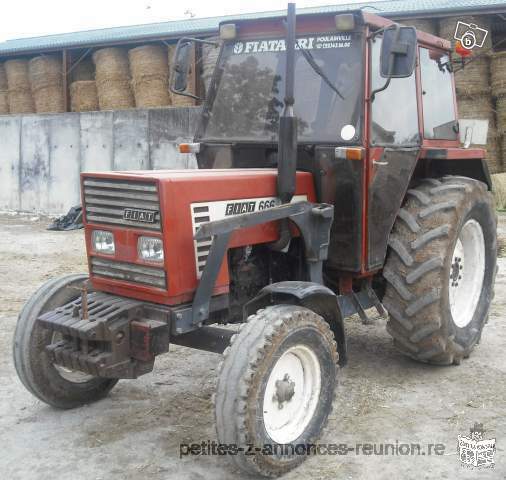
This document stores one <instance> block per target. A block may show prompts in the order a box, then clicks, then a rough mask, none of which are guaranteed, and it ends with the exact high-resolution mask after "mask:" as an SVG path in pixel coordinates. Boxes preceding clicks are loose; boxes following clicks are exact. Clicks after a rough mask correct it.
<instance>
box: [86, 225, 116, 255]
mask: <svg viewBox="0 0 506 480" xmlns="http://www.w3.org/2000/svg"><path fill="white" fill-rule="evenodd" d="M91 243H92V245H93V250H95V252H97V253H105V254H107V255H114V251H115V248H114V235H113V234H112V232H106V231H105V230H93V232H92V234H91Z"/></svg>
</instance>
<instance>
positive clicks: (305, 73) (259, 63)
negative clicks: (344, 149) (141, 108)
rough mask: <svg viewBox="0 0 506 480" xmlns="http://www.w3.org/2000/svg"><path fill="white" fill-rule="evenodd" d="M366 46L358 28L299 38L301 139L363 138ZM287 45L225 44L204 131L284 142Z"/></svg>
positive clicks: (210, 135)
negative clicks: (281, 133) (281, 134)
mask: <svg viewBox="0 0 506 480" xmlns="http://www.w3.org/2000/svg"><path fill="white" fill-rule="evenodd" d="M362 47H363V45H362V35H361V33H359V32H351V33H345V34H343V33H339V34H336V33H333V34H326V35H312V36H304V37H299V38H298V39H297V51H296V60H295V106H294V110H295V114H296V115H297V117H298V118H299V123H298V125H299V126H298V129H299V131H298V133H299V141H301V142H305V141H306V142H327V143H343V142H346V143H348V142H355V143H356V142H357V141H358V140H359V139H360V130H361V113H362V108H363V107H362V97H363V95H362V87H363V81H362V75H363V73H362V70H363V68H362V66H363V61H362V58H363V57H362ZM300 49H304V50H305V52H304V53H305V55H302V53H301V51H300ZM285 51H286V46H285V40H284V39H281V38H277V39H276V38H271V39H265V40H250V41H237V42H235V43H230V44H227V45H225V46H224V50H223V53H222V55H221V59H220V63H219V65H218V67H219V68H218V75H217V79H216V82H217V86H216V91H215V92H216V93H215V97H214V99H213V98H211V99H210V102H209V106H208V112H207V113H208V115H206V116H205V117H204V118H205V120H204V122H205V123H204V125H203V129H202V130H201V133H200V135H199V137H201V138H204V139H206V140H218V141H224V140H225V141H230V140H242V141H264V142H265V141H267V142H268V141H271V142H277V137H278V123H279V116H280V114H281V113H282V111H283V107H284V103H283V99H284V82H285V78H284V77H285V63H286V53H285ZM311 63H313V66H312V65H311ZM315 67H316V68H315ZM318 67H319V68H318ZM318 69H319V70H320V74H319V73H318Z"/></svg>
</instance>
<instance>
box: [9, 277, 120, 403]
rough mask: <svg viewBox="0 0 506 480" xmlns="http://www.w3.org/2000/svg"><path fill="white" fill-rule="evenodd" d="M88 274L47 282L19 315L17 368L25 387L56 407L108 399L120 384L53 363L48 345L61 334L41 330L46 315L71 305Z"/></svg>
mask: <svg viewBox="0 0 506 480" xmlns="http://www.w3.org/2000/svg"><path fill="white" fill-rule="evenodd" d="M87 278H88V276H87V275H79V274H76V275H66V276H64V277H61V278H56V279H53V280H50V281H48V282H46V283H45V284H44V285H42V287H40V288H39V290H37V291H36V292H35V293H34V294H33V295H32V297H31V298H30V299H29V300H28V302H27V303H26V304H25V306H24V307H23V310H22V311H21V313H20V314H19V318H18V323H17V325H16V331H15V334H14V348H13V354H14V365H15V367H16V371H17V373H18V376H19V378H20V380H21V381H22V382H23V385H24V386H25V387H26V388H27V390H28V391H30V392H31V393H32V394H33V395H35V396H36V397H37V398H39V399H40V400H42V401H43V402H45V403H47V404H49V405H51V406H53V407H56V408H73V407H78V406H80V405H84V404H86V403H91V402H94V401H96V400H99V399H100V398H103V397H105V396H106V395H107V394H108V393H109V391H110V390H111V389H112V388H113V387H114V385H116V383H117V382H118V381H117V380H115V379H104V378H98V377H94V376H92V375H87V374H85V373H83V372H79V371H74V370H69V369H66V368H64V367H61V366H58V365H55V364H53V363H52V362H51V361H50V359H49V356H48V355H47V353H46V346H47V345H50V344H51V343H54V342H55V341H58V339H59V338H58V336H59V334H56V333H54V332H51V331H50V330H47V329H44V328H42V327H40V325H39V323H38V322H37V318H38V317H39V316H41V315H42V314H43V313H45V312H48V311H50V310H53V309H55V308H57V307H59V306H62V305H65V304H66V303H69V302H71V301H72V300H74V299H75V298H77V297H78V296H79V290H78V289H77V287H78V286H80V285H81V284H82V283H83V281H85V280H86V279H87Z"/></svg>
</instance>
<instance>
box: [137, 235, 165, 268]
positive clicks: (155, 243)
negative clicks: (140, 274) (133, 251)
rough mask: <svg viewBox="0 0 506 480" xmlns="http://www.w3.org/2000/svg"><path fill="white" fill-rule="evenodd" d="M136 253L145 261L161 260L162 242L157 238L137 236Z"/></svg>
mask: <svg viewBox="0 0 506 480" xmlns="http://www.w3.org/2000/svg"><path fill="white" fill-rule="evenodd" d="M137 253H138V254H139V258H140V259H141V260H145V261H146V262H163V242H162V241H161V240H160V239H159V238H153V237H139V241H138V242H137Z"/></svg>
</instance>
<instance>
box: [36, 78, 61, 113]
mask: <svg viewBox="0 0 506 480" xmlns="http://www.w3.org/2000/svg"><path fill="white" fill-rule="evenodd" d="M33 101H34V103H35V111H36V112H37V113H60V112H63V111H64V102H63V87H62V85H59V84H53V85H47V86H45V87H40V88H37V89H36V90H33Z"/></svg>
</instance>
